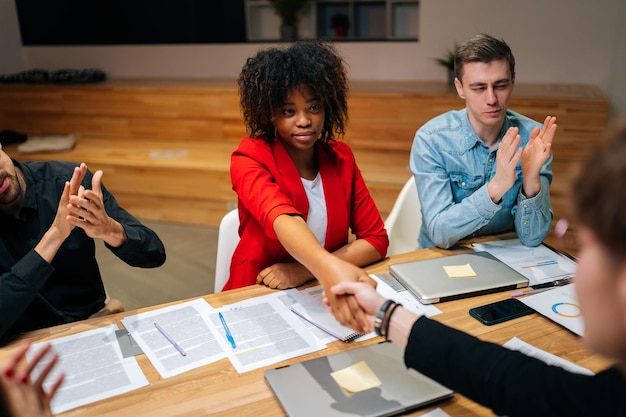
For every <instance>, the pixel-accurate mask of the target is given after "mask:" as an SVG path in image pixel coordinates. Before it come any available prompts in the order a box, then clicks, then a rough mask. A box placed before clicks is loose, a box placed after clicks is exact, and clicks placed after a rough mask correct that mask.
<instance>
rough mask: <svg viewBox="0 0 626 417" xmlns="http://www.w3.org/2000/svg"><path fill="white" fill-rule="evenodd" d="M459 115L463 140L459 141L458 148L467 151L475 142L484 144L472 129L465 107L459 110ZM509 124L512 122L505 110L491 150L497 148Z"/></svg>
mask: <svg viewBox="0 0 626 417" xmlns="http://www.w3.org/2000/svg"><path fill="white" fill-rule="evenodd" d="M459 116H460V120H461V122H462V124H463V125H462V129H463V140H462V141H459V147H460V150H463V151H468V150H470V149H472V148H473V147H474V146H476V144H477V143H479V144H482V145H484V146H486V145H485V143H484V142H483V141H482V139H480V138H479V137H478V135H477V134H476V132H475V131H474V128H473V127H472V125H471V124H470V121H469V116H468V115H467V107H466V108H464V109H463V110H460V111H459ZM511 126H512V124H511V121H510V120H509V111H508V110H507V111H506V114H505V116H504V123H502V128H501V129H500V133H499V134H498V140H497V141H496V143H495V145H494V147H493V149H492V150H494V151H495V150H496V149H498V146H499V144H500V141H501V140H502V137H503V136H504V134H505V133H506V131H507V130H508V129H509V127H511Z"/></svg>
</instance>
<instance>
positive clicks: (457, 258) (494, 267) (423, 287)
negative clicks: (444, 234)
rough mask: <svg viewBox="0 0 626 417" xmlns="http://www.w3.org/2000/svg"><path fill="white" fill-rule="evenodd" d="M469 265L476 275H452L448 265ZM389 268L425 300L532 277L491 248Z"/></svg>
mask: <svg viewBox="0 0 626 417" xmlns="http://www.w3.org/2000/svg"><path fill="white" fill-rule="evenodd" d="M467 265H469V266H470V267H471V270H473V272H475V276H465V277H455V278H451V277H450V275H449V273H448V272H447V271H446V269H444V267H446V268H448V267H460V268H464V267H466V266H467ZM389 272H390V273H391V275H393V276H394V277H395V278H396V279H397V280H398V281H399V282H400V283H401V284H402V285H404V286H405V287H406V289H407V290H409V291H410V292H411V293H412V294H413V295H415V297H417V299H418V300H420V302H422V303H424V304H432V303H438V302H441V301H449V300H455V299H459V298H465V297H471V296H475V295H481V294H488V293H491V292H497V291H504V290H509V289H514V288H522V287H527V286H528V283H529V281H528V278H526V277H524V276H523V275H522V274H520V273H519V272H517V271H515V270H514V269H513V268H511V267H509V266H508V265H506V264H505V263H503V262H502V261H500V260H498V259H497V258H495V257H494V256H493V255H491V254H490V253H488V252H472V253H464V254H458V255H451V256H444V257H441V258H435V259H426V260H422V261H411V262H404V263H399V264H394V265H390V266H389Z"/></svg>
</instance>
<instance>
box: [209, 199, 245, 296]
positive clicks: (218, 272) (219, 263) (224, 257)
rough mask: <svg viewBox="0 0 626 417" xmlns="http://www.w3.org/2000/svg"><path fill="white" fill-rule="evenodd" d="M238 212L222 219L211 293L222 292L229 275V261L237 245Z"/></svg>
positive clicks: (229, 213)
mask: <svg viewBox="0 0 626 417" xmlns="http://www.w3.org/2000/svg"><path fill="white" fill-rule="evenodd" d="M238 229H239V211H238V210H237V209H234V210H231V211H229V212H228V213H226V214H225V215H224V217H222V220H221V221H220V227H219V229H218V232H217V256H216V260H215V285H214V287H213V292H215V293H218V292H221V291H222V288H224V285H226V281H228V276H229V275H230V260H231V258H232V257H233V252H234V251H235V248H236V247H237V243H239V231H238Z"/></svg>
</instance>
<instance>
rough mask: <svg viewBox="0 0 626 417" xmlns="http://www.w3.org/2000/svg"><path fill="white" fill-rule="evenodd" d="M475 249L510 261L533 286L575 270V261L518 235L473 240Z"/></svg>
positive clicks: (507, 261)
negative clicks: (526, 242)
mask: <svg viewBox="0 0 626 417" xmlns="http://www.w3.org/2000/svg"><path fill="white" fill-rule="evenodd" d="M472 246H473V248H474V250H477V251H486V252H489V253H490V254H492V255H493V256H495V257H496V258H498V259H499V260H500V261H502V262H503V263H505V264H507V265H508V266H510V267H511V268H513V269H514V270H516V271H517V272H519V273H520V274H522V275H524V276H525V277H526V278H528V279H529V281H530V286H531V287H532V286H533V285H537V284H542V283H547V282H551V281H555V280H557V279H564V278H571V277H573V276H574V274H575V272H576V262H575V261H574V260H572V259H570V258H568V257H567V256H565V255H563V254H561V253H558V252H556V251H554V250H552V249H550V248H549V247H547V246H545V245H544V244H541V245H539V246H537V247H528V246H524V245H522V243H521V242H520V240H519V239H507V240H494V241H492V242H485V243H474V244H473V245H472Z"/></svg>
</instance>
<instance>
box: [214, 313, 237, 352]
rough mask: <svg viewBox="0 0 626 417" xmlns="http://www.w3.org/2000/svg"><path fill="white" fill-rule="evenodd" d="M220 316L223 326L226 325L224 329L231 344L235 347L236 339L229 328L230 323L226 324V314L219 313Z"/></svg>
mask: <svg viewBox="0 0 626 417" xmlns="http://www.w3.org/2000/svg"><path fill="white" fill-rule="evenodd" d="M218 314H219V316H220V321H221V322H222V326H224V331H225V332H226V339H228V341H229V342H230V345H231V346H232V347H233V349H235V348H236V347H237V345H236V344H235V339H233V335H232V334H230V329H229V328H228V324H226V320H224V316H223V315H222V313H218Z"/></svg>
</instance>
